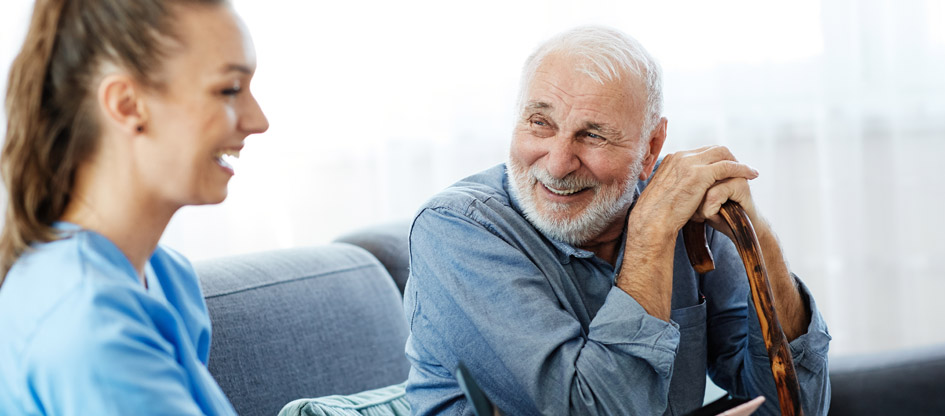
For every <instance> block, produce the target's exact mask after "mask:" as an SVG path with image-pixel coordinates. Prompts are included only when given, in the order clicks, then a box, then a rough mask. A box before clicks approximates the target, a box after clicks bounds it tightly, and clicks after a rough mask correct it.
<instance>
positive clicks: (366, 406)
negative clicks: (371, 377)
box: [279, 382, 410, 416]
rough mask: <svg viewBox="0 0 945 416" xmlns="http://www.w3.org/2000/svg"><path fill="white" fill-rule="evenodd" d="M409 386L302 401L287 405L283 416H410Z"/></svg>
mask: <svg viewBox="0 0 945 416" xmlns="http://www.w3.org/2000/svg"><path fill="white" fill-rule="evenodd" d="M406 385H407V383H406V382H404V383H401V384H398V385H395V386H389V387H384V388H380V389H376V390H369V391H365V392H361V393H357V394H352V395H348V396H339V395H336V396H326V397H319V398H315V399H299V400H295V401H292V402H291V403H289V404H287V405H285V407H283V408H282V411H281V412H279V416H408V415H410V405H409V404H408V403H407V398H406V397H405V387H406Z"/></svg>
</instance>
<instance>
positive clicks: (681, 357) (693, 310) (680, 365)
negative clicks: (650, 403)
mask: <svg viewBox="0 0 945 416" xmlns="http://www.w3.org/2000/svg"><path fill="white" fill-rule="evenodd" d="M670 319H672V320H673V322H675V323H676V324H677V325H679V350H678V351H676V361H675V364H674V365H673V376H672V377H673V378H672V380H670V383H669V409H667V412H666V414H673V415H681V414H684V413H686V412H689V411H692V410H693V409H696V408H698V407H699V406H701V405H702V401H703V398H704V396H705V375H706V355H707V353H706V329H705V328H706V322H705V321H706V305H705V299H700V300H699V303H698V304H696V305H693V306H688V307H685V308H680V309H676V310H673V311H672V312H670Z"/></svg>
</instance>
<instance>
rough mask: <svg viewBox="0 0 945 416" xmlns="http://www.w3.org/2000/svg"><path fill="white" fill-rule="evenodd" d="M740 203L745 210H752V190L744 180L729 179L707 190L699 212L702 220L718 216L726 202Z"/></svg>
mask: <svg viewBox="0 0 945 416" xmlns="http://www.w3.org/2000/svg"><path fill="white" fill-rule="evenodd" d="M729 200H732V201H735V202H738V203H739V204H740V205H742V207H744V208H745V209H749V208H751V189H750V188H749V186H748V181H747V180H746V179H744V178H729V179H725V180H722V181H719V182H717V183H716V184H715V185H713V186H712V187H710V188H709V189H708V190H706V193H705V197H704V198H703V200H702V205H700V206H699V209H698V210H697V212H698V213H699V216H701V217H702V218H710V217H713V216H716V215H718V213H719V211H720V210H721V209H722V204H724V203H725V202H726V201H729Z"/></svg>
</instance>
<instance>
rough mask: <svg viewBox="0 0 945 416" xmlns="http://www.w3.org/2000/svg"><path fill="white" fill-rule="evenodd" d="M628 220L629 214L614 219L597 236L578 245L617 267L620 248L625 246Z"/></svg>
mask: <svg viewBox="0 0 945 416" xmlns="http://www.w3.org/2000/svg"><path fill="white" fill-rule="evenodd" d="M626 222H627V216H626V215H624V216H621V217H620V218H618V219H617V220H615V221H613V222H612V223H611V225H610V226H608V227H607V228H605V229H604V231H603V232H601V233H600V234H599V235H598V236H597V237H594V238H593V239H591V240H590V241H587V242H585V243H584V244H581V245H580V246H578V248H580V249H582V250H587V251H590V252H592V253H594V255H596V256H597V257H600V258H601V259H603V260H604V261H606V262H607V263H610V265H611V266H613V267H614V268H616V267H617V258H619V257H620V248H621V247H623V241H621V237H622V236H623V230H624V225H625V224H626Z"/></svg>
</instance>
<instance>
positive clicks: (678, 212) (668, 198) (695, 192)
mask: <svg viewBox="0 0 945 416" xmlns="http://www.w3.org/2000/svg"><path fill="white" fill-rule="evenodd" d="M756 177H758V172H757V171H755V170H754V169H752V168H751V167H750V166H748V165H746V164H743V163H739V162H738V160H736V159H735V157H734V156H733V155H732V153H731V152H730V151H729V150H728V149H727V148H725V147H722V146H708V147H702V148H699V149H695V150H690V151H683V152H678V153H674V154H670V155H667V156H666V157H665V158H663V162H662V164H661V165H660V167H659V169H657V171H656V174H655V175H654V177H653V179H652V180H651V181H650V183H649V184H648V185H647V187H646V189H644V191H643V193H642V194H641V195H640V198H639V200H637V203H636V205H635V206H634V208H633V210H632V211H631V212H630V216H629V218H628V219H627V221H628V222H627V243H626V245H625V247H624V262H623V264H632V265H633V267H632V268H630V269H628V270H624V269H623V268H621V270H620V272H619V273H618V275H617V282H616V284H617V286H618V287H620V288H621V289H622V290H624V291H625V292H627V293H628V294H630V296H632V297H633V298H634V299H635V300H636V301H637V302H638V303H640V305H641V306H643V308H644V309H646V311H647V312H648V313H649V314H650V315H653V316H655V317H657V318H660V319H663V320H666V321H668V320H669V316H670V304H671V299H672V287H673V283H672V278H673V247H674V246H675V244H676V236H677V235H678V233H679V230H680V229H682V227H683V226H684V225H685V224H686V223H687V222H688V221H689V220H690V219H695V220H697V221H701V220H705V221H708V222H710V224H712V225H713V226H719V225H720V224H724V221H721V219H720V218H719V214H718V210H719V208H720V207H721V205H722V203H724V202H725V201H727V200H729V199H731V200H734V201H736V202H738V203H739V204H741V205H742V207H743V208H744V209H745V210H746V212H748V214H749V217H750V218H751V217H754V216H755V210H754V204H753V203H752V200H751V192H750V190H749V189H748V183H747V180H749V179H754V178H756ZM707 196H708V198H707ZM713 210H714V211H713ZM720 231H722V232H726V233H730V231H729V230H727V227H726V228H722V229H720Z"/></svg>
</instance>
